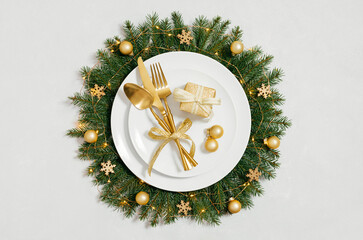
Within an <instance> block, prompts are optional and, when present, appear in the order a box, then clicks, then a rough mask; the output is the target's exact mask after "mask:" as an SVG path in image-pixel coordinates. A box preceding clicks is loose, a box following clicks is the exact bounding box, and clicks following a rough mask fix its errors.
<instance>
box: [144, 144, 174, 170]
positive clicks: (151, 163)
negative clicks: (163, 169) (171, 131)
mask: <svg viewBox="0 0 363 240" xmlns="http://www.w3.org/2000/svg"><path fill="white" fill-rule="evenodd" d="M171 140H172V139H170V138H169V139H166V140H165V141H164V142H163V143H162V144H161V145H160V146H159V147H158V149H157V150H156V152H155V153H154V156H153V158H152V159H151V161H150V163H149V167H148V169H147V172H148V174H149V176H151V170H152V169H153V166H154V163H155V162H156V159H157V158H158V156H159V154H160V153H161V150H163V148H164V147H165V145H166V144H168V143H169V142H170V141H171Z"/></svg>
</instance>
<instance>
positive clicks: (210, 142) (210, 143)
mask: <svg viewBox="0 0 363 240" xmlns="http://www.w3.org/2000/svg"><path fill="white" fill-rule="evenodd" d="M204 146H205V149H206V150H207V151H208V152H215V151H217V149H218V142H217V140H215V139H213V138H208V139H207V141H205V145H204Z"/></svg>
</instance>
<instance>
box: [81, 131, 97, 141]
mask: <svg viewBox="0 0 363 240" xmlns="http://www.w3.org/2000/svg"><path fill="white" fill-rule="evenodd" d="M83 138H84V140H85V141H86V142H88V143H94V142H97V138H98V134H97V131H95V130H87V131H86V132H85V134H84V135H83Z"/></svg>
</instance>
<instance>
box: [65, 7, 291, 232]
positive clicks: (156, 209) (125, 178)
mask: <svg viewBox="0 0 363 240" xmlns="http://www.w3.org/2000/svg"><path fill="white" fill-rule="evenodd" d="M229 25H230V22H229V21H228V20H227V21H224V20H222V19H221V17H219V16H218V17H215V18H213V19H212V20H208V19H207V18H206V17H203V16H201V17H198V18H196V19H195V21H194V23H193V25H185V24H184V22H183V19H182V16H181V14H180V13H178V12H173V13H172V14H171V18H170V19H169V18H165V19H159V18H158V15H157V14H152V15H148V16H147V18H146V21H145V22H144V23H142V24H140V25H138V26H135V25H133V24H132V23H131V22H130V21H126V22H125V24H124V26H123V30H124V35H125V37H124V39H123V40H121V38H120V37H118V36H116V37H113V38H111V39H107V40H106V42H105V44H106V47H107V48H106V49H104V50H99V51H98V52H97V59H98V62H97V63H96V65H95V66H93V67H92V68H91V67H83V68H82V70H81V74H82V78H83V82H84V85H83V86H84V89H82V90H81V91H80V92H79V93H75V94H74V96H72V97H70V99H71V100H72V103H73V104H74V105H76V106H78V107H79V108H80V112H79V120H78V126H77V127H75V128H73V129H70V130H68V133H67V135H69V136H71V137H83V136H84V134H85V132H86V131H87V130H95V131H96V132H97V134H98V138H97V141H96V142H94V143H88V142H84V143H82V144H81V146H80V147H79V158H80V159H82V160H88V161H90V166H89V168H88V171H87V173H88V175H90V176H93V178H94V183H95V185H97V188H98V189H99V191H100V199H101V200H102V201H103V202H105V203H106V204H107V205H109V206H112V207H113V208H114V209H116V210H118V211H122V212H123V213H124V215H125V216H126V217H131V216H133V215H134V214H137V215H138V216H139V219H140V220H147V221H149V222H150V224H151V225H152V226H155V225H157V224H159V223H165V224H169V223H173V222H175V221H176V220H177V219H178V218H179V217H188V218H191V219H194V220H196V221H197V222H205V223H209V224H219V223H220V216H221V215H224V214H229V212H228V203H229V201H230V200H231V198H233V199H235V200H237V201H239V202H240V203H241V205H242V208H250V207H251V206H252V197H253V196H256V195H261V194H262V192H263V189H262V187H261V185H260V182H259V177H260V178H263V179H271V178H273V177H274V176H275V169H276V168H277V167H278V166H279V163H278V158H279V151H278V150H275V149H272V148H269V147H268V145H266V138H268V137H271V136H276V137H278V138H280V137H281V136H283V135H284V133H285V130H286V129H287V128H288V127H289V126H290V121H289V120H288V119H287V118H286V117H285V116H283V115H282V111H281V109H279V108H278V106H281V105H282V104H283V102H284V98H283V96H282V95H281V94H280V93H279V92H278V90H277V89H276V88H272V87H273V86H275V85H276V84H278V83H279V82H280V81H281V76H282V71H281V70H280V69H277V68H273V69H269V68H268V65H269V64H270V63H271V61H272V59H273V57H272V56H271V55H264V54H263V52H262V50H261V48H260V47H253V48H250V49H248V50H245V51H243V52H242V53H241V54H238V55H234V54H232V53H231V50H230V46H231V43H232V42H234V41H237V40H240V39H241V37H242V30H241V29H240V27H238V26H237V27H234V28H233V29H232V30H231V31H230V32H229V33H228V34H227V33H226V32H227V30H228V29H229V28H228V27H229ZM189 32H190V33H189ZM185 33H189V35H188V36H186V37H185V38H184V40H182V41H181V39H180V35H181V34H185ZM178 35H179V36H178ZM125 40H127V41H129V42H130V43H131V44H132V45H133V54H131V55H124V54H122V53H121V52H120V50H119V45H120V43H121V42H122V41H125ZM188 40H189V41H190V42H189V44H188V43H187V42H186V41H188ZM170 51H191V52H196V53H200V54H204V55H206V56H209V57H211V58H213V59H215V60H217V61H219V62H220V63H221V64H223V65H224V66H225V67H227V68H228V69H229V70H230V71H231V72H232V73H233V74H234V75H235V76H236V78H237V79H238V80H239V82H240V84H241V85H242V87H243V89H244V91H245V92H246V95H247V97H248V101H249V104H250V109H251V118H252V124H251V135H250V140H249V143H248V146H247V148H246V150H245V153H244V155H243V156H242V158H241V160H240V161H239V163H238V164H237V166H236V167H235V168H234V169H233V170H232V171H231V172H230V173H229V174H228V175H227V176H226V177H224V178H223V179H222V180H220V181H219V182H217V183H215V184H213V185H212V186H209V187H207V188H204V189H201V190H198V191H193V192H169V191H164V190H161V189H158V188H155V187H153V186H150V185H148V184H146V183H145V182H143V181H142V180H140V179H138V178H137V177H136V176H135V175H134V174H133V173H132V172H131V171H130V170H129V169H128V168H127V167H126V166H125V165H124V163H123V161H122V160H121V159H120V157H119V155H118V153H117V151H116V148H115V146H114V143H113V141H112V136H111V126H110V116H111V108H112V104H113V100H114V97H115V95H116V92H117V90H118V88H119V86H120V85H121V83H122V82H123V80H124V79H125V77H126V76H127V75H128V74H129V73H130V72H131V71H132V70H133V69H134V68H136V67H137V61H136V60H137V58H138V57H139V56H142V58H143V59H145V60H146V59H148V58H150V57H153V56H155V55H158V54H161V53H165V52H170ZM270 87H271V88H270ZM106 173H107V174H106ZM140 191H143V192H147V193H148V194H149V196H150V201H149V202H148V203H147V204H146V205H142V206H141V205H139V204H137V203H136V201H135V196H136V195H137V193H139V192H140ZM180 206H181V208H180Z"/></svg>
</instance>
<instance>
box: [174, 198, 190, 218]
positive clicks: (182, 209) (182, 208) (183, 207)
mask: <svg viewBox="0 0 363 240" xmlns="http://www.w3.org/2000/svg"><path fill="white" fill-rule="evenodd" d="M176 206H177V207H178V208H179V211H178V213H181V212H182V213H184V215H185V216H186V215H188V211H191V210H192V208H191V207H190V206H189V202H184V201H183V200H181V202H180V204H178V205H176Z"/></svg>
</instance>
